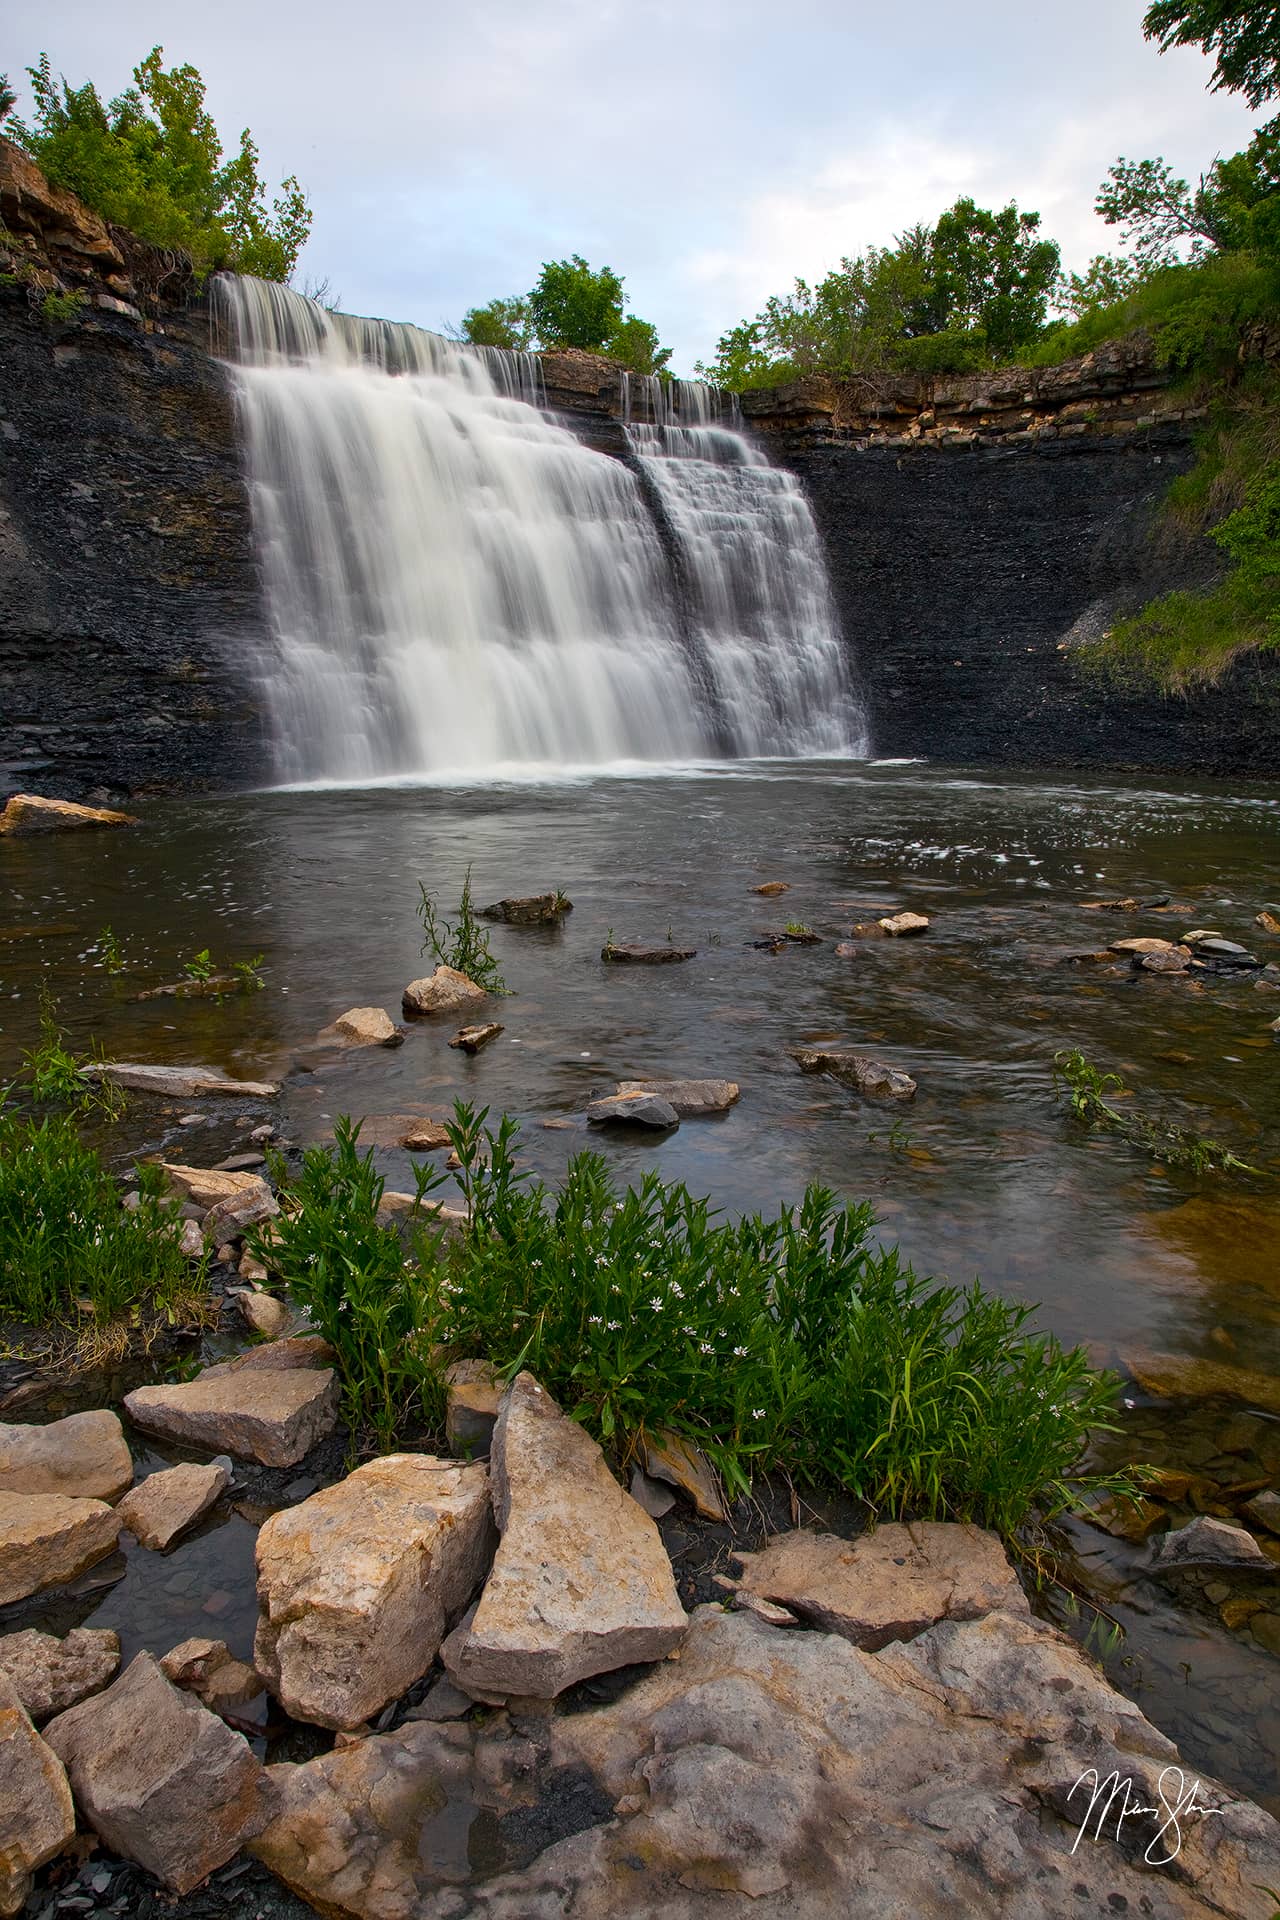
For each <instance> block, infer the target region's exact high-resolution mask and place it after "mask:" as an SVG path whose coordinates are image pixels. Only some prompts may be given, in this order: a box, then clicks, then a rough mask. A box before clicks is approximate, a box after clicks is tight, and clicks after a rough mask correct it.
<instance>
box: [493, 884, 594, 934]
mask: <svg viewBox="0 0 1280 1920" xmlns="http://www.w3.org/2000/svg"><path fill="white" fill-rule="evenodd" d="M572 912H573V902H572V900H566V899H565V897H564V895H563V894H562V893H554V892H553V893H531V894H527V895H526V896H524V897H523V898H522V899H519V900H495V901H494V903H493V905H492V906H489V907H481V909H480V914H481V917H482V919H485V920H505V921H506V923H507V925H508V926H511V927H540V926H554V925H555V924H556V923H557V922H558V921H559V919H560V916H561V914H563V913H572Z"/></svg>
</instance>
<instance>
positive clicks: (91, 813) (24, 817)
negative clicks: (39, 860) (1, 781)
mask: <svg viewBox="0 0 1280 1920" xmlns="http://www.w3.org/2000/svg"><path fill="white" fill-rule="evenodd" d="M141 825H142V822H141V821H140V820H139V819H138V818H137V816H136V815H135V814H132V813H116V812H115V811H113V809H112V808H110V807H79V806H76V805H75V804H74V803H73V802H72V801H70V800H46V799H44V798H43V797H42V796H41V795H40V794H38V793H15V794H14V795H13V796H12V798H11V799H10V800H9V802H8V804H7V805H6V807H5V809H4V812H3V813H0V834H15V835H16V834H28V833H62V832H65V831H67V830H68V829H69V828H77V827H140V826H141Z"/></svg>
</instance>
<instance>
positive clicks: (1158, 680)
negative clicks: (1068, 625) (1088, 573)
mask: <svg viewBox="0 0 1280 1920" xmlns="http://www.w3.org/2000/svg"><path fill="white" fill-rule="evenodd" d="M1277 650H1280V592H1275V591H1271V590H1268V589H1266V588H1259V587H1257V586H1255V585H1253V584H1252V583H1251V582H1249V581H1247V580H1244V579H1242V578H1241V577H1240V575H1239V574H1238V573H1236V574H1231V575H1229V576H1228V578H1227V579H1226V580H1224V581H1222V583H1221V584H1220V585H1219V586H1217V587H1212V588H1210V589H1209V590H1208V591H1207V592H1203V593H1197V592H1196V591H1195V590H1194V589H1181V590H1179V591H1177V592H1174V593H1165V594H1162V595H1161V596H1160V598H1159V599H1158V600H1153V601H1151V603H1150V604H1149V605H1148V606H1145V607H1143V608H1142V610H1141V612H1139V613H1135V614H1132V615H1131V616H1130V617H1129V618H1128V619H1127V620H1119V621H1117V622H1116V624H1115V626H1114V627H1112V628H1111V630H1110V632H1109V633H1107V634H1106V635H1104V637H1103V638H1102V639H1101V640H1098V641H1095V642H1094V643H1093V644H1092V645H1090V646H1087V647H1081V648H1080V649H1079V650H1078V652H1077V653H1076V655H1075V659H1076V662H1077V664H1078V666H1079V668H1080V671H1081V673H1082V674H1084V676H1085V677H1086V679H1089V680H1094V681H1097V682H1099V683H1100V684H1102V685H1104V686H1109V687H1114V688H1116V689H1117V690H1118V691H1120V692H1141V691H1143V690H1154V691H1157V692H1160V693H1168V694H1184V693H1190V692H1191V691H1192V690H1193V689H1195V688H1197V687H1212V686H1216V685H1217V684H1218V682H1219V681H1220V680H1221V679H1222V677H1223V675H1224V674H1225V673H1226V671H1227V669H1228V668H1229V667H1230V666H1231V665H1232V663H1233V662H1234V661H1236V660H1238V659H1240V658H1242V656H1244V655H1245V654H1249V653H1273V652H1276V651H1277Z"/></svg>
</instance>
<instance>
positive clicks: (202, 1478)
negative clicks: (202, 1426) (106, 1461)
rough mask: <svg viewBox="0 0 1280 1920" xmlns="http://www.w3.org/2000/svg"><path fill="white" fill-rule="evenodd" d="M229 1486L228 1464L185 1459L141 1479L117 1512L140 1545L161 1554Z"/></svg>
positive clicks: (193, 1523) (206, 1510)
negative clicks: (202, 1463)
mask: <svg viewBox="0 0 1280 1920" xmlns="http://www.w3.org/2000/svg"><path fill="white" fill-rule="evenodd" d="M230 1485H231V1475H230V1474H229V1473H228V1472H227V1470H226V1468H225V1467H221V1466H216V1465H210V1466H207V1467H201V1466H196V1465H194V1464H193V1463H192V1462H190V1461H184V1462H183V1463H182V1464H181V1465H180V1466H177V1467H167V1468H165V1469H163V1470H162V1471H161V1472H159V1473H151V1474H148V1475H147V1478H146V1479H145V1480H140V1481H139V1482H138V1484H137V1486H136V1487H134V1489H133V1490H132V1492H131V1493H127V1494H126V1495H125V1497H124V1499H123V1500H122V1501H121V1502H120V1505H119V1506H118V1507H117V1508H116V1513H117V1514H118V1515H119V1518H120V1521H121V1524H122V1525H124V1526H126V1527H127V1528H128V1529H129V1531H130V1533H131V1534H132V1535H133V1537H134V1539H135V1540H136V1541H137V1542H138V1544H139V1545H140V1546H143V1547H150V1548H151V1550H152V1551H153V1552H155V1553H161V1552H163V1551H164V1549H165V1548H166V1547H168V1546H171V1545H172V1543H173V1542H174V1541H175V1540H176V1539H177V1537H178V1535H179V1534H180V1533H185V1532H186V1531H187V1529H188V1527H194V1525H195V1523H196V1521H197V1520H199V1519H200V1517H201V1515H202V1514H206V1513H208V1511H209V1509H210V1507H211V1506H212V1505H213V1504H214V1502H215V1501H216V1500H217V1499H218V1498H219V1496H220V1495H221V1494H223V1493H225V1491H226V1489H227V1488H228V1487H229V1486H230Z"/></svg>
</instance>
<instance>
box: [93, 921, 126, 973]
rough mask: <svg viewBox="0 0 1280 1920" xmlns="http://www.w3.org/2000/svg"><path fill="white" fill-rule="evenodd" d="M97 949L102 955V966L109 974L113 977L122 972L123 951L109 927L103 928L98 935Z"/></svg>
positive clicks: (123, 964)
mask: <svg viewBox="0 0 1280 1920" xmlns="http://www.w3.org/2000/svg"><path fill="white" fill-rule="evenodd" d="M97 948H98V952H99V953H100V954H101V955H102V964H103V966H104V967H105V968H106V970H107V972H108V973H109V974H111V975H113V976H114V975H115V974H118V973H123V972H124V968H125V958H124V949H123V948H122V947H121V945H120V942H119V940H118V939H117V938H116V936H115V934H114V933H113V932H112V930H111V928H110V927H109V926H108V927H104V928H103V929H102V932H101V933H100V934H99V935H98V939H97Z"/></svg>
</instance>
